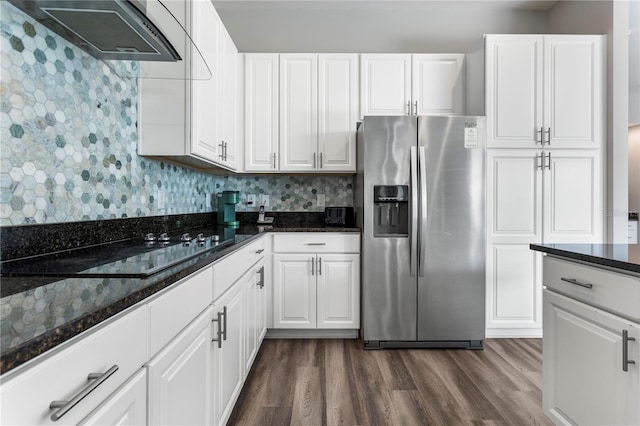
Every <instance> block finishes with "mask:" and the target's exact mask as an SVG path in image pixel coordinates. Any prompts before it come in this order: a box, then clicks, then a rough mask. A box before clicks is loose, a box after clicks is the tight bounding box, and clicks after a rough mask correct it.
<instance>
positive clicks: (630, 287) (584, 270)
mask: <svg viewBox="0 0 640 426" xmlns="http://www.w3.org/2000/svg"><path fill="white" fill-rule="evenodd" d="M570 281H573V282H570ZM543 284H544V285H545V286H547V288H549V289H552V290H555V291H558V292H560V293H563V294H565V295H567V296H569V297H572V298H574V299H577V300H580V301H583V302H585V303H588V304H591V305H595V306H599V307H601V308H603V309H605V310H607V311H610V312H613V313H617V314H620V315H624V316H626V317H628V318H631V319H634V320H635V321H640V278H635V277H632V276H629V275H624V274H619V273H616V272H613V271H608V270H605V269H600V268H596V267H591V266H588V265H583V264H581V263H576V262H571V261H566V260H562V259H558V258H555V257H552V256H545V258H544V268H543ZM580 284H584V285H586V286H591V288H587V287H585V286H581V285H580Z"/></svg>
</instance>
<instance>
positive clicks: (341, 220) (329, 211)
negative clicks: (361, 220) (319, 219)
mask: <svg viewBox="0 0 640 426" xmlns="http://www.w3.org/2000/svg"><path fill="white" fill-rule="evenodd" d="M324 224H325V226H339V227H343V228H349V227H353V226H354V225H355V217H354V213H353V207H325V208H324Z"/></svg>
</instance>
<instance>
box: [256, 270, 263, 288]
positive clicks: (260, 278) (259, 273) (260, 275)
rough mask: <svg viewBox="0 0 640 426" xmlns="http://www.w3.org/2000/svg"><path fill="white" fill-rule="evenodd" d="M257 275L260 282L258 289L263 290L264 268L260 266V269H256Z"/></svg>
mask: <svg viewBox="0 0 640 426" xmlns="http://www.w3.org/2000/svg"><path fill="white" fill-rule="evenodd" d="M257 274H258V277H259V280H260V281H258V287H260V288H261V289H263V288H264V266H261V267H260V269H258V272H257Z"/></svg>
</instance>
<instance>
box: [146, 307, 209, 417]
mask: <svg viewBox="0 0 640 426" xmlns="http://www.w3.org/2000/svg"><path fill="white" fill-rule="evenodd" d="M212 311H213V308H211V307H209V308H208V309H206V310H205V311H204V312H203V313H202V314H201V315H200V316H198V318H197V319H196V320H195V321H193V322H192V323H191V324H190V325H189V326H188V327H187V328H186V329H185V330H183V331H182V332H181V333H180V334H179V335H178V336H177V337H176V338H175V339H174V340H173V341H172V342H171V343H169V345H167V346H166V347H165V348H164V349H163V350H162V351H161V352H160V353H159V354H158V355H157V356H156V357H155V358H154V359H152V360H151V362H149V364H148V367H147V368H148V374H149V424H152V425H185V424H192V425H206V424H209V423H210V415H211V374H210V359H211V315H212Z"/></svg>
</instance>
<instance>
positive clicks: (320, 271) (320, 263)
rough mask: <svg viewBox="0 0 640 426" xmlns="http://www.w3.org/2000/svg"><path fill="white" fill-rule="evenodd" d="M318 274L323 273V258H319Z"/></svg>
mask: <svg viewBox="0 0 640 426" xmlns="http://www.w3.org/2000/svg"><path fill="white" fill-rule="evenodd" d="M318 275H322V258H321V257H319V258H318Z"/></svg>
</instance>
